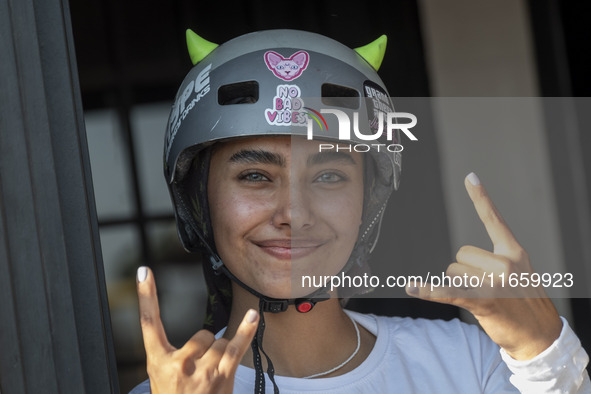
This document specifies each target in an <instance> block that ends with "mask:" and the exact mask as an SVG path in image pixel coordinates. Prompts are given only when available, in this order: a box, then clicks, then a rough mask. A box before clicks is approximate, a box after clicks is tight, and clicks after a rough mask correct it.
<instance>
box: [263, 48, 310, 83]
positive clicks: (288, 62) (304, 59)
mask: <svg viewBox="0 0 591 394" xmlns="http://www.w3.org/2000/svg"><path fill="white" fill-rule="evenodd" d="M309 60H310V57H309V56H308V52H304V51H299V52H296V53H294V54H293V55H291V57H289V58H284V57H283V56H281V55H280V54H278V53H277V52H273V51H268V52H266V53H265V63H267V67H269V70H271V71H273V74H275V76H276V77H278V78H281V79H283V80H284V81H291V80H294V79H296V78H297V77H299V76H300V75H301V74H302V71H304V70H305V69H306V67H308V61H309Z"/></svg>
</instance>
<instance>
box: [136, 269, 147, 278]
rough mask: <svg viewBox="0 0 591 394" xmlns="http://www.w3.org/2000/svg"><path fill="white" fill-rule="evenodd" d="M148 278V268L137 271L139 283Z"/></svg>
mask: <svg viewBox="0 0 591 394" xmlns="http://www.w3.org/2000/svg"><path fill="white" fill-rule="evenodd" d="M147 277H148V268H147V267H140V268H138V269H137V281H138V282H143V281H145V280H146V278H147Z"/></svg>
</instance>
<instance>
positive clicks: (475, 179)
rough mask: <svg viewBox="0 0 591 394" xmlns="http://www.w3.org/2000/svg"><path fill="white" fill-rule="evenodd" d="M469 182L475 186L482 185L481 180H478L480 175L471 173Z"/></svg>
mask: <svg viewBox="0 0 591 394" xmlns="http://www.w3.org/2000/svg"><path fill="white" fill-rule="evenodd" d="M468 180H469V181H470V183H471V184H472V185H474V186H478V185H480V179H478V175H476V174H475V173H473V172H471V173H469V174H468Z"/></svg>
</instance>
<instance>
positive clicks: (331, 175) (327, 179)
mask: <svg viewBox="0 0 591 394" xmlns="http://www.w3.org/2000/svg"><path fill="white" fill-rule="evenodd" d="M344 180H346V178H345V177H344V176H343V175H340V174H337V173H336V172H325V173H324V174H321V175H320V176H319V177H318V178H316V180H315V182H322V183H337V182H342V181H344Z"/></svg>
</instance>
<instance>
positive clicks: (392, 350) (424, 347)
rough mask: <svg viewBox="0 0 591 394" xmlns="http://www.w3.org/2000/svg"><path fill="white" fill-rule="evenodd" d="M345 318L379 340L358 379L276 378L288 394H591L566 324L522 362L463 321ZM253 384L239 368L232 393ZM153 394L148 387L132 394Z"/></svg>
mask: <svg viewBox="0 0 591 394" xmlns="http://www.w3.org/2000/svg"><path fill="white" fill-rule="evenodd" d="M347 313H348V314H349V315H350V316H351V317H352V318H353V319H354V320H355V321H356V322H358V323H359V324H360V325H362V326H363V327H365V328H366V329H367V330H368V331H370V332H371V333H373V334H374V335H375V336H376V342H375V345H374V347H373V350H372V351H371V353H370V354H369V356H368V357H367V359H366V360H365V361H363V363H362V364H361V365H359V366H358V367H357V368H355V369H354V370H353V371H350V372H348V373H346V374H344V375H341V376H336V377H331V378H317V379H300V378H290V377H284V376H275V381H276V383H277V386H278V387H279V390H280V392H281V393H282V394H287V393H391V392H396V393H450V394H451V393H453V394H462V393H468V394H472V393H515V392H519V391H521V392H524V393H536V394H539V393H554V392H556V393H591V383H590V382H589V377H588V375H587V372H586V370H585V367H586V365H587V362H588V360H589V358H588V356H587V354H586V353H585V351H584V350H583V348H582V347H581V344H580V342H579V340H578V338H577V337H576V335H575V334H574V333H573V331H572V330H571V329H570V327H569V326H568V323H567V322H566V320H564V319H563V329H562V332H561V334H560V337H559V338H558V339H557V340H556V341H555V342H554V344H552V346H550V347H549V348H548V349H546V350H545V351H544V352H542V353H541V354H540V355H538V356H537V357H535V358H534V359H532V360H528V361H516V360H513V359H512V358H511V357H509V356H508V355H506V354H504V352H503V351H500V352H499V347H498V346H497V345H496V344H495V343H494V342H492V341H491V339H490V338H489V337H488V336H487V335H486V334H485V333H484V332H482V331H481V330H480V329H479V328H478V327H476V326H473V325H469V324H465V323H462V322H460V321H459V320H457V319H454V320H452V321H443V320H426V319H411V318H401V317H383V316H374V315H364V314H360V313H356V312H350V311H347ZM222 334H223V331H222V332H220V333H218V334H217V335H216V337H220V336H221V335H222ZM503 361H505V362H503ZM511 382H512V383H513V384H512V383H511ZM254 384H255V371H254V369H252V368H248V367H244V366H242V365H240V366H238V370H237V371H236V378H235V381H234V393H248V394H250V393H252V392H253V391H254ZM265 388H266V392H267V393H273V385H272V383H271V381H270V380H269V379H268V378H267V379H266V384H265ZM518 389H519V391H518ZM149 392H150V389H149V382H148V381H146V382H143V383H142V384H140V385H139V386H137V387H136V388H135V389H134V390H132V391H131V393H130V394H143V393H149Z"/></svg>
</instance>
